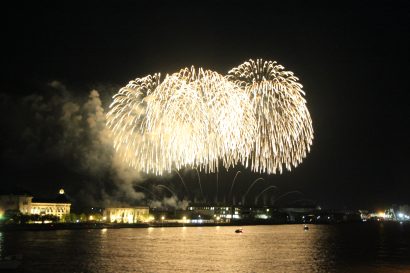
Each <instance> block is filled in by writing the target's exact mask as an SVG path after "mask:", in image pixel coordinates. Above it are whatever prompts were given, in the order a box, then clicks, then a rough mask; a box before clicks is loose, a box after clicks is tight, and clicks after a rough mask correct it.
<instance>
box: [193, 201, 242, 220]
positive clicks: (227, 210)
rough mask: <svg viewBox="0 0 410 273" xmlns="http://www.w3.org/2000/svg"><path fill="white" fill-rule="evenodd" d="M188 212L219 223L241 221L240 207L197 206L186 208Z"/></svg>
mask: <svg viewBox="0 0 410 273" xmlns="http://www.w3.org/2000/svg"><path fill="white" fill-rule="evenodd" d="M188 211H190V212H192V213H194V214H198V215H201V216H202V218H208V219H214V220H216V221H220V222H227V223H228V222H231V220H232V219H241V208H240V207H230V206H212V205H202V206H201V205H199V206H190V207H188Z"/></svg>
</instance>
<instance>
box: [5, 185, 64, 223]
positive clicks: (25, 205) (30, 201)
mask: <svg viewBox="0 0 410 273" xmlns="http://www.w3.org/2000/svg"><path fill="white" fill-rule="evenodd" d="M70 208H71V202H70V201H69V200H68V199H67V197H66V196H65V194H64V190H63V189H61V190H60V191H59V194H58V196H57V197H56V198H53V199H39V198H35V197H33V196H32V194H30V193H28V192H14V193H9V194H2V195H0V214H4V213H5V212H7V211H10V212H19V213H22V214H26V215H30V214H37V215H53V216H57V217H59V218H62V216H63V215H65V214H69V213H70Z"/></svg>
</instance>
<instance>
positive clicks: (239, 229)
mask: <svg viewBox="0 0 410 273" xmlns="http://www.w3.org/2000/svg"><path fill="white" fill-rule="evenodd" d="M242 232H243V230H242V228H238V229H237V230H235V233H242Z"/></svg>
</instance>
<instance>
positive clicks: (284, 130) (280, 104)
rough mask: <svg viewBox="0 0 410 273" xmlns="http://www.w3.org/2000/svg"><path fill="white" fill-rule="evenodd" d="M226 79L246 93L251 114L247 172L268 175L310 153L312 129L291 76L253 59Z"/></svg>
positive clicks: (296, 79) (295, 83)
mask: <svg viewBox="0 0 410 273" xmlns="http://www.w3.org/2000/svg"><path fill="white" fill-rule="evenodd" d="M226 78H227V79H228V80H230V81H232V82H233V83H235V84H236V85H238V86H240V87H241V88H242V89H243V90H244V91H245V92H246V93H247V95H248V97H249V99H250V100H251V103H252V107H253V108H254V110H255V115H256V117H255V118H256V121H257V125H256V130H257V133H256V138H255V142H254V146H253V151H252V154H251V157H250V161H251V169H252V170H253V171H255V172H261V173H262V172H266V173H268V174H269V173H276V172H277V171H279V172H282V169H283V167H282V166H283V165H284V166H285V167H286V168H287V169H288V170H290V169H291V167H292V166H293V167H296V166H297V165H298V164H299V163H301V162H302V160H303V158H304V157H306V155H307V152H309V151H310V146H311V145H312V141H313V128H312V120H311V118H310V114H309V111H308V109H307V107H306V100H305V99H304V97H303V95H304V94H305V93H304V92H303V90H302V85H301V84H300V83H299V82H298V80H299V79H298V78H297V77H295V76H294V74H293V72H290V71H285V70H284V67H283V66H281V65H279V64H277V63H276V62H275V61H264V60H262V59H257V60H256V61H254V60H249V61H248V62H245V63H243V64H241V65H240V66H238V67H236V68H233V69H232V70H230V71H229V72H228V75H227V76H226Z"/></svg>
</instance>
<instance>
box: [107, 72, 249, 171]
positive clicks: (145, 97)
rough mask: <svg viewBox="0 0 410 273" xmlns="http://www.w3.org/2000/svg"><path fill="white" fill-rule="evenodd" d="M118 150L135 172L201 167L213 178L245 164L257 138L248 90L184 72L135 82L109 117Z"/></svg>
mask: <svg viewBox="0 0 410 273" xmlns="http://www.w3.org/2000/svg"><path fill="white" fill-rule="evenodd" d="M107 117H108V122H107V125H108V126H109V127H110V128H111V129H112V130H113V132H114V136H115V147H116V149H117V151H118V152H119V153H120V154H121V155H122V157H123V159H124V160H125V161H127V162H128V163H129V164H130V165H131V166H133V167H135V168H136V169H139V170H142V171H145V172H147V173H155V174H159V175H160V174H162V173H163V172H165V171H166V172H171V171H172V169H173V168H177V169H180V168H182V167H185V166H190V167H198V168H199V169H203V170H204V171H205V172H214V171H216V170H217V168H218V162H219V160H222V162H223V165H224V166H225V167H226V168H229V167H231V166H235V165H236V164H238V162H241V163H243V164H246V160H247V158H248V157H249V155H250V153H251V150H252V146H253V139H254V136H255V132H256V127H255V124H256V121H255V115H254V111H253V108H252V106H251V103H250V100H249V99H248V97H247V95H246V94H245V93H244V92H243V90H242V89H241V88H240V87H238V86H236V85H235V84H233V83H231V82H229V81H228V80H227V79H226V78H225V77H224V76H222V75H220V74H218V73H217V72H214V71H210V70H203V69H201V68H199V69H195V68H194V67H191V68H185V69H182V70H180V71H179V72H177V73H174V74H172V75H167V76H166V77H165V79H164V81H162V82H160V81H159V76H156V75H154V76H153V77H150V76H148V77H145V78H142V79H137V80H135V81H133V82H130V84H128V85H127V86H126V87H124V88H123V89H121V90H120V92H119V93H118V94H117V95H116V96H114V102H113V104H112V105H111V110H110V112H109V113H108V114H107Z"/></svg>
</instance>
